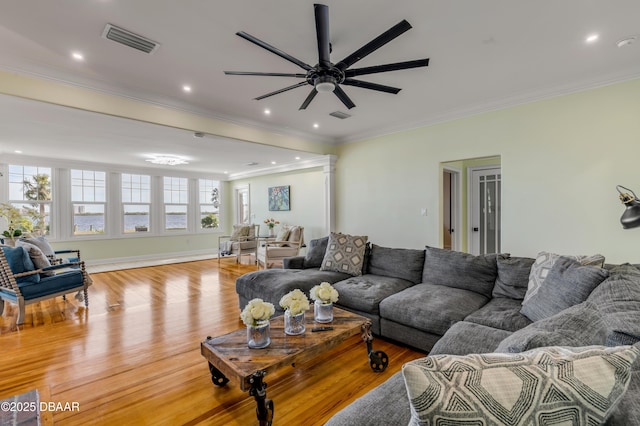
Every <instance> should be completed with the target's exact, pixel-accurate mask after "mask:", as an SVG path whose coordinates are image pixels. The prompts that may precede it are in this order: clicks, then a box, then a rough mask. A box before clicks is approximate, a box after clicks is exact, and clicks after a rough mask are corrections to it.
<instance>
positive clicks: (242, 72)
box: [224, 71, 307, 78]
mask: <svg viewBox="0 0 640 426" xmlns="http://www.w3.org/2000/svg"><path fill="white" fill-rule="evenodd" d="M224 73H225V74H226V75H259V76H271V77H297V78H305V77H306V76H307V75H306V74H287V73H281V72H252V71H225V72H224Z"/></svg>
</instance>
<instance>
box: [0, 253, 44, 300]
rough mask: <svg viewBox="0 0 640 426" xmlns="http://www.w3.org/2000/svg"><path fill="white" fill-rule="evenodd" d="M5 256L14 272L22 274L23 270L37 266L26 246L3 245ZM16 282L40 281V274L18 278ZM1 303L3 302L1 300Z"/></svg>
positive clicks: (30, 269)
mask: <svg viewBox="0 0 640 426" xmlns="http://www.w3.org/2000/svg"><path fill="white" fill-rule="evenodd" d="M2 251H3V252H4V257H5V259H7V263H8V264H9V269H11V272H12V273H13V274H21V273H23V272H29V271H33V270H35V269H36V268H35V266H34V265H33V262H32V261H31V258H30V257H29V252H28V251H27V249H25V248H24V247H8V246H2ZM16 282H17V283H18V284H20V283H39V282H40V275H39V274H33V275H27V276H25V277H20V278H16ZM0 303H3V302H2V301H0Z"/></svg>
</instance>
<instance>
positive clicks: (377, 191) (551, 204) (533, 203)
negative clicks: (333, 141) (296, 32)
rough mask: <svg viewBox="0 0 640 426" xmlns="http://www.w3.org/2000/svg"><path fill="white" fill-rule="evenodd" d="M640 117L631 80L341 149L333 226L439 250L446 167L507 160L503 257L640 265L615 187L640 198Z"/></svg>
mask: <svg viewBox="0 0 640 426" xmlns="http://www.w3.org/2000/svg"><path fill="white" fill-rule="evenodd" d="M639 118H640V80H634V81H629V82H625V83H620V84H616V85H612V86H607V87H602V88H598V89H594V90H590V91H585V92H581V93H576V94H572V95H567V96H562V97H557V98H553V99H548V100H544V101H539V102H535V103H531V104H526V105H522V106H518V107H514V108H509V109H505V110H501V111H495V112H491V113H486V114H482V115H477V116H474V117H470V118H465V119H460V120H456V121H452V122H448V123H443V124H438V125H433V126H429V127H424V128H420V129H415V130H411V131H406V132H401V133H397V134H392V135H387V136H382V137H378V138H375V139H370V140H365V141H361V142H356V143H351V144H347V145H343V146H340V147H339V149H338V159H339V160H338V162H337V163H336V178H337V186H338V191H337V208H338V211H337V218H338V228H339V230H340V231H342V232H348V233H353V234H363V235H369V237H370V240H371V241H372V242H374V243H376V244H380V245H387V246H394V247H414V248H420V247H423V246H424V245H425V244H428V245H432V246H439V244H440V233H439V231H440V227H441V218H440V210H441V209H440V201H441V190H440V188H441V186H442V185H441V182H440V181H441V174H440V169H439V164H440V162H442V161H453V160H459V159H464V158H473V157H485V156H492V155H500V156H501V159H502V176H503V205H502V212H503V221H502V229H503V237H502V247H503V251H505V252H511V253H512V254H513V255H518V256H535V254H536V253H537V252H538V251H541V250H549V251H555V252H559V253H566V254H571V253H573V254H581V253H584V254H590V253H595V252H600V253H602V254H604V255H605V256H606V258H607V261H609V262H623V261H630V262H640V251H639V250H638V247H639V246H640V228H637V229H631V230H623V229H622V227H621V226H620V223H619V219H620V215H621V214H622V211H623V206H622V204H621V203H620V202H619V201H618V198H617V195H618V194H617V192H616V190H615V186H616V184H621V185H624V186H627V187H630V188H631V189H635V190H636V192H638V193H640V167H639V166H640V119H639ZM423 207H426V208H427V211H428V216H427V217H424V216H421V215H420V209H421V208H423Z"/></svg>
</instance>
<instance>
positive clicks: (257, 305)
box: [240, 299, 276, 326]
mask: <svg viewBox="0 0 640 426" xmlns="http://www.w3.org/2000/svg"><path fill="white" fill-rule="evenodd" d="M275 312H276V308H275V307H274V306H273V303H269V302H265V301H264V300H262V299H252V300H250V301H249V303H247V306H245V307H244V309H243V310H242V313H241V314H240V318H241V319H242V322H243V323H244V324H245V325H247V326H249V325H252V326H256V325H258V321H264V320H268V319H269V318H271V316H272V315H273V314H274V313H275Z"/></svg>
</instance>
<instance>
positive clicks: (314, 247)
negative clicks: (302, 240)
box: [304, 236, 329, 269]
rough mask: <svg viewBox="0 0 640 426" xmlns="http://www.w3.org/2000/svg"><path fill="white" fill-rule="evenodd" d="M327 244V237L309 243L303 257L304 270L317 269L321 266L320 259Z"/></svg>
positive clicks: (322, 257)
mask: <svg viewBox="0 0 640 426" xmlns="http://www.w3.org/2000/svg"><path fill="white" fill-rule="evenodd" d="M328 244H329V237H328V236H326V237H324V238H317V239H314V240H311V241H309V244H308V246H307V253H306V254H305V256H304V267H305V269H306V268H319V267H320V265H322V259H324V254H325V252H326V251H327V245H328Z"/></svg>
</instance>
